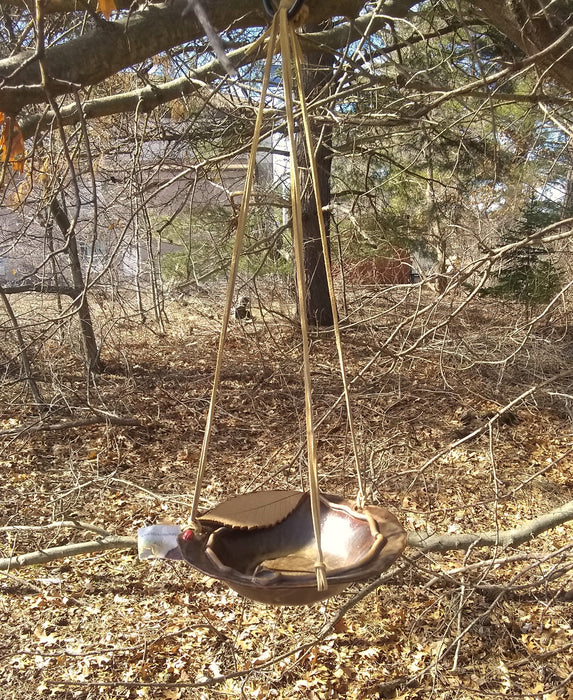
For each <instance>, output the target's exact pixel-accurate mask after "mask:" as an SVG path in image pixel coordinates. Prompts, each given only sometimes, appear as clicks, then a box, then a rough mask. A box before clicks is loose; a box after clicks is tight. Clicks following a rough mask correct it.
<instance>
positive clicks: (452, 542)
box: [0, 501, 573, 571]
mask: <svg viewBox="0 0 573 700" xmlns="http://www.w3.org/2000/svg"><path fill="white" fill-rule="evenodd" d="M570 520H573V501H569V502H568V503H565V504H564V505H562V506H559V507H558V508H555V509H554V510H552V511H549V513H544V514H543V515H540V516H539V517H538V518H535V519H533V520H528V521H526V522H525V523H524V524H523V525H521V526H520V527H517V528H512V529H511V530H500V531H498V532H495V531H493V532H485V533H468V534H460V535H430V536H428V537H425V536H424V535H420V534H418V533H416V532H411V533H410V534H409V535H408V546H409V547H413V548H414V549H419V550H421V551H422V552H448V551H451V550H453V549H461V550H467V549H469V548H470V547H471V548H474V547H517V546H518V545H520V544H523V543H524V542H528V541H529V540H531V539H533V538H534V537H536V536H537V535H540V534H541V533H543V532H546V531H547V530H551V529H553V528H555V527H557V526H559V525H563V524H564V523H566V522H569V521H570ZM63 527H73V528H76V529H82V530H92V531H95V532H100V533H101V534H102V537H100V538H98V539H96V540H91V541H89V542H78V543H74V544H68V545H62V546H60V547H50V548H48V549H43V550H38V551H36V552H29V553H27V554H20V555H17V556H13V557H5V558H4V559H0V571H8V570H15V569H21V568H23V567H25V566H32V565H33V564H45V563H47V562H49V561H54V560H56V559H63V558H65V557H74V556H78V555H80V554H87V553H91V552H103V551H105V550H108V549H137V538H136V537H122V536H119V535H110V534H107V533H105V531H104V530H102V529H101V528H98V527H96V526H95V525H90V524H88V523H82V522H79V521H75V520H72V521H62V522H59V523H50V524H49V525H41V526H11V527H3V528H0V531H13V530H22V529H31V530H45V529H53V528H63Z"/></svg>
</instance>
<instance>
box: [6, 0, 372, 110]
mask: <svg viewBox="0 0 573 700" xmlns="http://www.w3.org/2000/svg"><path fill="white" fill-rule="evenodd" d="M307 1H308V2H309V6H310V7H311V15H310V18H309V20H312V21H316V22H318V21H322V20H324V19H326V18H328V17H331V16H333V15H344V14H347V15H349V16H351V17H355V16H356V14H357V12H358V11H359V9H360V6H361V4H362V0H307ZM186 9H187V0H173V2H170V3H167V4H160V5H151V4H150V5H147V6H146V7H145V8H144V9H143V10H141V11H137V12H134V13H132V14H130V15H128V16H127V17H124V18H122V19H119V20H117V21H116V22H107V23H105V24H103V25H102V26H99V27H97V28H96V29H94V30H93V31H92V32H90V33H88V34H86V35H84V36H81V37H78V38H75V39H71V40H69V41H67V42H65V43H62V44H58V45H56V46H52V47H50V48H47V49H46V50H45V55H44V58H43V65H44V69H45V72H46V75H47V76H48V80H49V84H48V86H47V87H48V89H49V91H50V94H51V95H52V96H53V97H54V96H57V95H62V94H65V93H68V92H71V91H73V90H78V89H80V88H82V87H86V86H89V85H95V84H97V83H99V82H101V81H102V80H104V79H105V78H108V77H110V76H111V75H114V74H115V73H118V72H119V71H121V70H124V69H125V68H128V67H129V66H132V65H135V64H137V63H140V62H141V61H144V60H145V59H147V58H149V57H150V56H154V55H155V54H157V53H161V52H162V51H166V50H168V49H170V48H172V47H174V46H178V45H180V44H183V43H185V42H188V41H192V40H194V39H198V38H200V37H202V36H203V35H204V29H203V27H202V25H201V23H200V22H199V21H198V20H197V17H196V16H195V14H194V13H188V14H184V11H185V10H186ZM205 9H206V11H207V13H208V16H209V20H210V21H211V23H212V24H213V26H214V27H215V28H217V29H228V28H231V27H232V28H234V29H239V28H246V27H261V26H265V25H266V23H267V18H266V16H265V14H264V13H263V11H262V5H261V3H260V2H257V0H235V2H233V3H229V2H228V0H209V2H205ZM45 102H46V89H45V87H44V86H43V85H42V81H41V73H40V65H39V61H38V60H35V59H34V57H33V54H32V53H31V52H22V53H19V54H16V55H15V56H11V57H10V58H7V59H4V60H2V61H0V112H5V113H8V114H15V113H17V112H18V111H19V110H20V109H22V107H24V106H25V105H29V104H34V103H36V104H38V103H45Z"/></svg>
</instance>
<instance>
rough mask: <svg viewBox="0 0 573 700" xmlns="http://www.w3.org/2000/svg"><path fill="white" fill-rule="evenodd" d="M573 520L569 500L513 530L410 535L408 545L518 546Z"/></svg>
mask: <svg viewBox="0 0 573 700" xmlns="http://www.w3.org/2000/svg"><path fill="white" fill-rule="evenodd" d="M570 520H573V501H569V502H568V503H565V504H564V505H562V506H559V507H558V508H555V509H554V510H552V511H549V513H544V514H543V515H540V516H539V517H538V518H535V519H534V520H527V521H526V522H525V523H524V524H523V525H521V526H520V527H516V528H512V529H511V530H499V531H497V532H496V531H492V532H477V533H467V534H459V535H437V534H436V535H430V536H429V537H425V536H424V535H420V534H418V533H414V532H412V533H410V534H409V535H408V546H410V547H414V548H416V549H421V550H422V551H424V552H448V551H450V550H452V549H463V550H467V549H469V548H470V547H495V546H497V547H517V546H518V545H520V544H523V543H524V542H527V541H528V540H531V539H533V538H534V537H536V536H537V535H540V534H541V533H542V532H546V531H547V530H551V529H553V528H554V527H557V526H558V525H563V523H566V522H569V521H570Z"/></svg>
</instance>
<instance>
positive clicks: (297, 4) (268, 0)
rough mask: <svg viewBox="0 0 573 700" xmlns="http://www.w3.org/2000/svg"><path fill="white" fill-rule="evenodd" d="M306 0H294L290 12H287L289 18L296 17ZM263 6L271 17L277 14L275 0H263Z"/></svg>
mask: <svg viewBox="0 0 573 700" xmlns="http://www.w3.org/2000/svg"><path fill="white" fill-rule="evenodd" d="M303 4H304V0H294V1H293V4H292V5H291V6H290V7H289V9H288V12H287V17H288V18H289V19H293V18H294V17H296V15H297V13H298V11H299V10H300V8H301V7H302V6H303ZM263 7H264V8H265V12H266V13H267V15H268V16H269V17H274V16H275V8H274V6H273V0H263Z"/></svg>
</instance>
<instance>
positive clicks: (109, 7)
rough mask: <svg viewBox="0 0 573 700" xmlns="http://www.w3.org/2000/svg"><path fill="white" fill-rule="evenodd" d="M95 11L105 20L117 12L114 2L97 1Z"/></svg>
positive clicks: (107, 0)
mask: <svg viewBox="0 0 573 700" xmlns="http://www.w3.org/2000/svg"><path fill="white" fill-rule="evenodd" d="M97 9H98V10H99V11H100V12H101V13H102V15H103V16H104V17H105V18H106V19H109V18H110V17H111V13H112V12H116V11H117V6H116V4H115V0H98V3H97Z"/></svg>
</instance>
